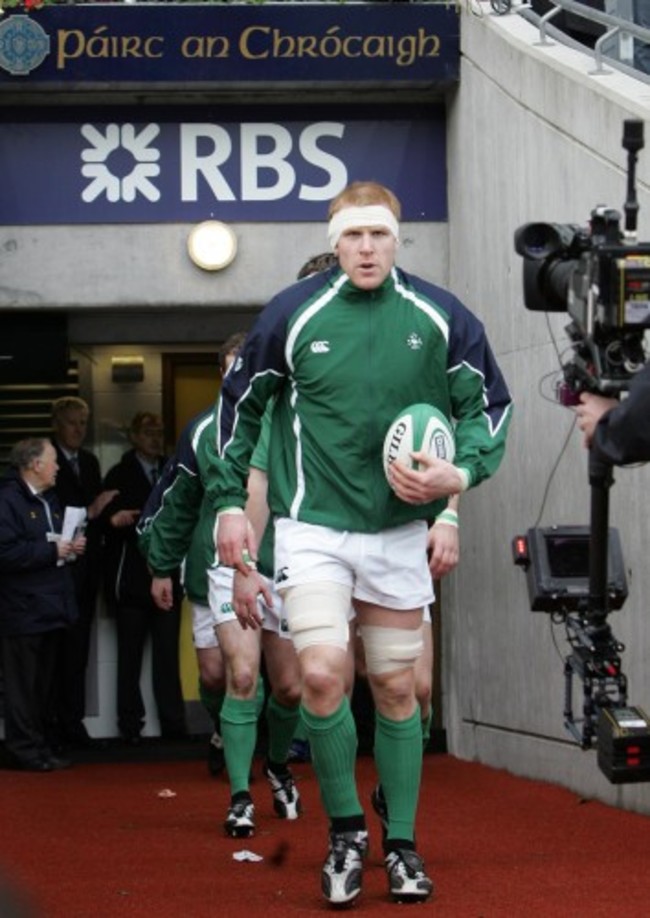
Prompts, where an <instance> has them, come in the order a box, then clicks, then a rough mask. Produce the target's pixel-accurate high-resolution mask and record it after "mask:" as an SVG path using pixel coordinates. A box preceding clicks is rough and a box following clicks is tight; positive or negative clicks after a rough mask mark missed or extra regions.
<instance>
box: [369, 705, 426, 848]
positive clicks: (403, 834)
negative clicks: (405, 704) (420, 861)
mask: <svg viewBox="0 0 650 918" xmlns="http://www.w3.org/2000/svg"><path fill="white" fill-rule="evenodd" d="M375 763H376V765H377V772H378V774H379V782H380V784H381V786H382V789H383V791H384V796H385V798H386V805H387V807H388V817H389V823H388V835H387V838H389V839H391V838H401V839H407V840H410V841H413V838H414V823H415V813H416V810H417V804H418V796H419V792H420V778H421V775H422V724H421V721H420V709H419V708H417V709H416V710H415V712H414V713H413V714H412V716H411V717H409V718H408V719H407V720H400V721H395V720H389V719H388V718H387V717H383V715H381V714H380V713H379V712H378V711H377V712H376V714H375Z"/></svg>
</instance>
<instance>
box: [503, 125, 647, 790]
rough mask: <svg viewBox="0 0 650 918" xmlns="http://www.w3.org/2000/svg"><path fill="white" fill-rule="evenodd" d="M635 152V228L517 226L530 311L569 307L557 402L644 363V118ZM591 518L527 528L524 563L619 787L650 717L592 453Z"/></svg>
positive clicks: (584, 726) (630, 187) (610, 386)
mask: <svg viewBox="0 0 650 918" xmlns="http://www.w3.org/2000/svg"><path fill="white" fill-rule="evenodd" d="M622 145H623V147H624V148H625V149H626V150H627V153H628V173H627V200H626V203H625V205H624V208H625V215H626V221H625V229H624V230H622V229H621V226H620V222H621V217H620V214H619V213H618V212H617V211H615V210H612V209H610V208H608V207H606V206H602V205H599V206H597V207H596V208H595V209H594V210H593V211H592V212H591V220H590V222H589V226H588V227H587V228H582V227H580V226H578V225H576V224H555V223H527V224H525V225H523V226H521V227H519V228H518V229H517V230H516V232H515V238H514V244H515V251H516V252H517V253H518V254H519V255H521V256H522V257H523V259H524V265H523V286H524V304H525V306H526V308H527V309H530V310H533V311H544V312H567V313H568V314H569V316H570V318H571V321H570V323H569V325H568V326H567V327H566V331H567V334H568V336H569V340H570V343H571V357H570V359H569V360H568V361H567V362H566V363H564V364H563V365H562V375H563V382H562V385H561V386H560V387H559V389H558V398H559V400H560V402H561V403H562V404H564V405H572V404H576V403H577V402H578V401H579V397H580V393H581V392H583V391H591V392H597V393H600V394H602V395H608V396H613V397H616V398H618V397H620V395H621V394H622V393H623V392H624V391H626V390H627V389H628V388H629V385H630V383H631V381H632V380H633V379H634V376H635V374H636V373H637V372H639V370H641V369H642V368H643V366H644V365H645V362H646V352H645V347H644V343H645V341H644V339H645V334H646V331H647V330H648V329H650V243H646V242H644V243H638V242H637V241H636V221H637V215H638V209H639V208H638V203H637V198H636V187H635V171H636V159H637V155H638V152H639V150H641V149H642V148H643V122H641V121H636V120H629V121H625V122H624V129H623V143H622ZM589 482H590V486H591V520H590V525H589V526H588V527H587V526H551V527H546V528H534V529H529V530H528V531H527V533H526V534H525V535H518V536H515V538H514V540H513V556H514V562H515V564H517V565H519V566H520V567H522V568H523V569H524V570H525V572H526V578H527V585H528V592H529V598H530V603H531V609H532V611H542V612H547V613H549V614H550V615H551V617H552V620H553V621H554V622H560V623H563V624H564V625H565V629H566V635H567V640H568V643H569V647H570V652H569V654H568V655H567V656H566V658H565V662H564V676H565V702H564V725H565V727H566V729H567V731H568V732H569V734H570V735H571V736H572V738H573V739H575V740H576V741H577V742H578V743H579V744H580V745H581V747H582V748H583V749H589V748H591V747H592V746H593V744H594V742H595V743H596V744H597V749H598V765H599V767H600V768H601V770H602V771H603V773H604V774H605V775H606V777H607V778H608V779H609V780H610V781H611V782H612V783H617V784H618V783H627V782H633V781H646V780H650V720H649V719H648V717H647V716H646V714H645V713H644V711H643V710H642V709H641V708H639V707H636V706H632V705H630V704H629V703H628V696H627V678H626V676H625V674H624V673H623V670H622V661H621V655H622V653H623V651H624V649H625V648H624V646H623V644H621V642H620V641H618V640H617V639H616V637H615V636H614V634H613V632H612V629H611V627H610V625H609V623H608V621H607V619H608V616H609V613H610V612H611V611H613V610H615V609H620V608H621V606H622V605H623V603H624V601H625V599H626V597H627V582H626V576H625V565H624V561H623V554H622V549H621V544H620V539H619V534H618V531H617V530H615V529H613V528H610V527H609V523H608V519H609V490H610V488H611V485H612V484H613V475H612V467H611V465H610V464H609V463H608V462H606V461H604V460H603V458H602V457H601V456H599V455H598V454H597V453H596V452H595V451H594V450H590V454H589ZM575 677H577V678H578V679H579V680H580V682H581V683H582V689H583V705H582V716H581V717H576V716H575V715H574V711H573V700H572V699H573V680H574V678H575Z"/></svg>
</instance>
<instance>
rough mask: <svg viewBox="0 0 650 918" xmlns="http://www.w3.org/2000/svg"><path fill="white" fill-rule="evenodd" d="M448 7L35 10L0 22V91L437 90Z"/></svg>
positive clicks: (445, 80)
mask: <svg viewBox="0 0 650 918" xmlns="http://www.w3.org/2000/svg"><path fill="white" fill-rule="evenodd" d="M459 57H460V50H459V15H458V10H457V5H456V3H455V2H453V0H449V2H448V3H445V2H439V3H415V4H399V5H393V4H378V3H375V4H373V3H369V4H354V3H352V4H346V3H301V4H293V3H286V4H273V3H270V4H262V5H259V4H236V5H232V4H221V3H219V4H207V3H204V4H198V5H192V4H184V3H179V4H160V5H149V4H143V5H137V4H133V5H131V4H118V3H112V4H111V3H107V4H102V3H93V4H87V3H85V4H80V5H75V4H70V5H68V4H66V5H58V4H57V5H54V6H46V7H44V8H41V9H39V10H34V11H32V12H31V13H30V14H26V13H24V12H21V13H12V12H11V10H8V11H6V15H4V16H3V17H2V20H0V91H1V90H2V89H3V88H8V87H11V88H16V87H20V88H22V87H23V86H29V87H30V88H34V87H36V86H38V87H39V88H44V89H47V88H50V89H54V88H60V87H62V86H71V85H73V84H74V86H75V87H76V88H83V87H87V86H97V85H101V84H109V83H110V84H111V85H112V86H113V87H134V86H136V85H137V86H142V85H146V86H148V87H150V88H151V87H153V86H157V87H159V88H162V87H165V88H169V87H173V86H178V84H180V83H182V84H185V85H186V86H187V85H188V84H191V85H192V86H202V87H207V86H217V85H218V86H221V87H223V86H230V87H237V86H250V84H258V85H259V86H260V87H261V88H264V87H265V86H266V87H268V86H274V85H279V84H280V85H285V86H286V85H287V84H294V85H295V84H306V83H310V84H313V83H314V82H318V83H323V82H325V83H331V84H335V85H339V86H340V85H345V84H347V85H349V84H351V83H355V84H366V85H375V86H381V85H386V84H394V83H397V84H405V85H419V86H431V85H435V84H440V85H445V84H449V83H452V82H456V81H457V80H458V73H459Z"/></svg>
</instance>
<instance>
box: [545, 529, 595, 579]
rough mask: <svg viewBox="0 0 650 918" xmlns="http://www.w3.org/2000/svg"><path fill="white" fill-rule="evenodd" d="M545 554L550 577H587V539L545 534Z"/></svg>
mask: <svg viewBox="0 0 650 918" xmlns="http://www.w3.org/2000/svg"><path fill="white" fill-rule="evenodd" d="M544 539H545V542H546V554H547V556H548V567H549V573H550V575H551V577H588V576H589V539H588V538H585V537H584V536H580V535H558V534H557V533H552V532H551V533H546V535H545V536H544Z"/></svg>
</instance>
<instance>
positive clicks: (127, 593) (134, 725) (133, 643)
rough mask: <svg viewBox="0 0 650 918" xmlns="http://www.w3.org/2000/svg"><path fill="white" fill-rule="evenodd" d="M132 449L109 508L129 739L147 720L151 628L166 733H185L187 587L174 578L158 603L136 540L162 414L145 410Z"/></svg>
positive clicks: (109, 567)
mask: <svg viewBox="0 0 650 918" xmlns="http://www.w3.org/2000/svg"><path fill="white" fill-rule="evenodd" d="M129 435H130V439H131V443H132V444H133V449H130V450H129V451H128V452H126V453H125V454H124V455H123V456H122V459H121V461H120V462H119V463H118V464H117V465H116V466H114V467H113V468H112V469H111V470H110V471H109V472H108V474H107V476H106V481H105V486H106V487H107V488H114V489H117V491H118V492H119V493H118V496H117V497H116V498H115V499H114V500H112V501H111V503H110V504H109V506H108V507H107V508H106V510H105V512H104V524H105V538H106V542H105V545H106V551H105V564H104V568H105V571H104V573H105V583H106V587H107V601H108V603H109V609H110V610H111V611H112V612H114V614H115V621H116V626H117V719H118V727H119V730H120V733H121V735H122V737H123V739H124V740H125V741H126V742H127V743H130V744H133V743H137V742H139V739H140V733H141V730H142V728H143V726H144V721H145V708H144V703H143V699H142V693H141V691H140V674H141V669H142V658H143V653H144V648H145V644H146V641H147V637H149V636H151V675H152V683H153V694H154V698H155V701H156V708H157V710H158V717H159V719H160V732H161V735H162V736H163V737H166V738H168V739H176V738H179V737H182V736H184V735H185V734H186V724H185V703H184V701H183V692H182V688H181V680H180V667H179V637H180V621H181V587H180V583H179V578H178V576H176V577H175V578H174V590H173V592H174V599H173V602H172V605H171V607H170V608H168V609H164V610H163V609H159V608H158V606H156V604H155V603H154V601H153V599H152V597H151V573H150V571H149V568H148V567H147V562H146V560H145V558H144V555H142V553H141V552H140V549H139V547H138V541H137V532H136V523H137V521H138V519H139V517H140V514H141V513H142V510H143V509H144V506H145V504H146V502H147V499H148V497H149V494H150V493H151V490H152V488H153V485H154V482H155V481H156V480H157V479H158V477H159V476H160V474H161V472H162V470H163V466H164V462H165V460H164V456H163V426H162V420H161V418H160V417H159V416H158V415H157V414H152V413H151V412H148V411H141V412H138V414H136V415H135V417H134V418H133V420H132V422H131V426H130V430H129Z"/></svg>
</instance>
